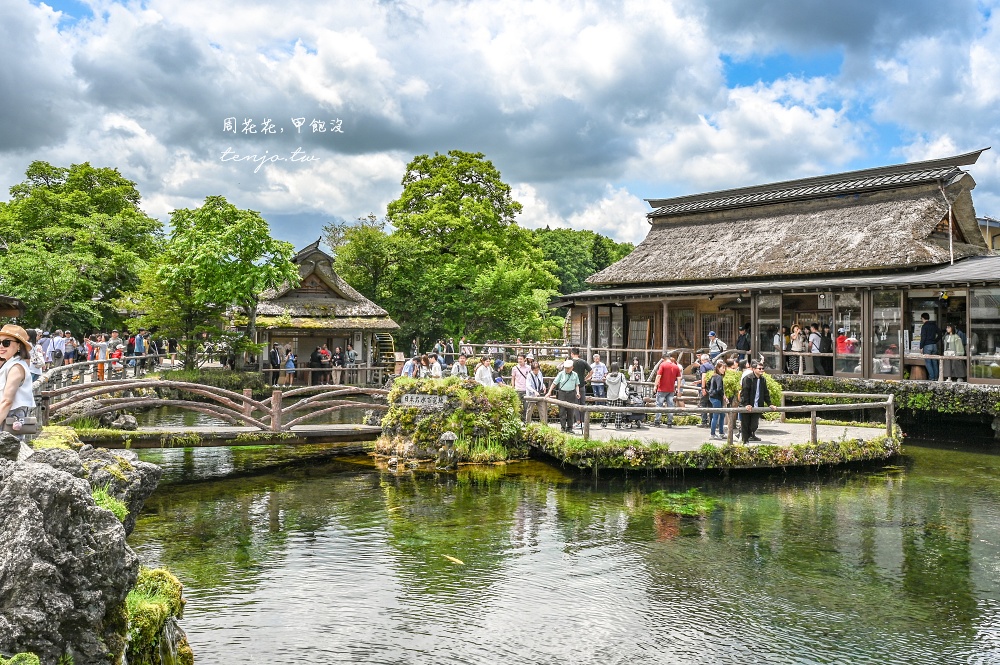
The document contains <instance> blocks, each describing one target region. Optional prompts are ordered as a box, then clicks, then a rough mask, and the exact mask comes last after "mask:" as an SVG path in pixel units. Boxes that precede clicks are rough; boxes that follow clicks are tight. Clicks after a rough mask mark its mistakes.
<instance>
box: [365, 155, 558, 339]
mask: <svg viewBox="0 0 1000 665" xmlns="http://www.w3.org/2000/svg"><path fill="white" fill-rule="evenodd" d="M402 185H403V192H402V194H401V195H400V197H399V198H398V199H396V200H395V201H393V202H391V203H390V204H389V206H388V210H387V212H388V214H387V219H388V221H389V222H390V223H391V224H392V225H393V226H394V227H395V229H396V230H395V232H394V233H393V234H392V237H393V243H395V252H396V257H397V258H398V259H399V260H398V261H397V262H396V264H395V267H394V269H393V270H392V272H391V275H390V279H389V280H388V283H389V285H390V287H391V288H390V289H387V292H386V293H385V300H384V302H383V303H381V304H383V306H384V307H386V309H388V310H389V312H390V313H391V314H392V315H393V316H394V318H396V320H397V321H398V322H399V323H400V326H401V327H402V329H403V330H402V332H403V334H404V336H414V335H421V336H424V337H437V336H442V335H449V334H450V335H455V336H458V335H462V334H472V333H475V334H476V335H482V336H497V337H499V336H507V335H508V334H518V333H519V332H520V331H521V330H523V328H524V325H525V323H524V321H523V317H518V316H515V317H514V318H513V319H511V318H509V317H507V316H499V317H498V316H497V315H495V314H491V313H490V312H491V311H492V312H495V310H496V308H497V307H500V308H502V307H505V306H509V307H511V308H513V309H519V308H520V307H521V303H523V302H525V300H524V298H528V299H531V298H532V297H533V293H534V291H535V290H540V291H542V292H546V291H548V292H551V290H552V289H554V287H555V285H556V281H555V278H554V277H553V276H552V273H551V272H550V269H551V268H552V267H553V266H551V265H550V264H548V263H546V262H545V260H544V258H543V256H542V252H541V251H540V250H539V249H538V247H537V246H536V245H535V243H534V241H533V240H534V238H533V236H532V234H531V232H530V231H527V230H525V229H522V228H521V227H520V226H518V225H517V223H516V221H515V218H516V216H517V214H518V213H520V212H521V204H520V203H518V202H517V201H515V200H514V199H513V197H512V196H511V189H510V186H509V185H507V184H506V183H505V182H503V180H502V179H501V177H500V172H499V171H498V170H497V169H496V167H494V166H493V164H492V163H491V162H490V161H489V160H487V159H486V158H485V156H484V155H483V154H482V153H468V152H462V151H460V150H452V151H450V152H449V153H448V154H447V155H441V154H438V153H435V154H434V155H433V156H429V155H418V156H417V157H414V159H413V161H411V162H410V163H409V164H408V165H407V169H406V174H405V175H404V176H403V180H402ZM500 269H502V270H516V271H518V272H517V274H518V276H519V281H518V282H517V283H516V284H510V283H509V282H507V281H504V289H503V290H501V291H498V292H491V291H490V290H489V289H486V288H483V287H481V286H477V284H479V285H481V284H483V282H481V281H479V280H481V279H485V280H487V282H490V281H493V282H494V283H496V279H497V278H498V277H499V276H498V275H497V274H496V271H497V270H500ZM513 321H519V322H518V323H514V324H513V326H512V322H513Z"/></svg>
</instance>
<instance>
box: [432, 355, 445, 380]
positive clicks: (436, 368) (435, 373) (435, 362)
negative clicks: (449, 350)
mask: <svg viewBox="0 0 1000 665" xmlns="http://www.w3.org/2000/svg"><path fill="white" fill-rule="evenodd" d="M430 361H431V363H430V372H431V378H432V379H440V378H441V377H442V376H444V372H442V371H441V361H440V359H438V354H436V353H432V354H431V355H430Z"/></svg>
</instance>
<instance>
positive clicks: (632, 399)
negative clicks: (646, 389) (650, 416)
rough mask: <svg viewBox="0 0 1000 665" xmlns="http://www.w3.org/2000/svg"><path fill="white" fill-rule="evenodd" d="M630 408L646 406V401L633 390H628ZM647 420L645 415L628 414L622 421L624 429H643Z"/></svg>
mask: <svg viewBox="0 0 1000 665" xmlns="http://www.w3.org/2000/svg"><path fill="white" fill-rule="evenodd" d="M628 406H632V407H641V406H646V401H645V400H644V399H643V398H641V397H639V395H637V394H636V391H635V390H633V389H632V388H629V390H628ZM645 420H646V414H645V413H626V414H625V418H623V419H622V427H629V428H635V429H642V423H643V422H645Z"/></svg>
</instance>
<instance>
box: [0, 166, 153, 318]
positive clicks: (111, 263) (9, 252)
mask: <svg viewBox="0 0 1000 665" xmlns="http://www.w3.org/2000/svg"><path fill="white" fill-rule="evenodd" d="M10 194H11V200H10V201H8V202H6V203H0V237H2V238H3V239H4V243H3V244H0V257H2V259H0V291H4V292H6V293H8V294H9V295H13V296H16V297H18V298H20V299H21V301H22V302H23V303H24V304H25V310H26V312H25V318H26V319H28V320H29V321H32V322H37V323H38V325H40V326H41V327H42V328H49V327H51V326H52V325H53V324H56V325H62V326H64V327H72V328H74V329H76V330H78V331H80V330H83V329H94V328H96V327H98V326H100V325H101V324H102V323H104V322H105V321H104V320H106V319H111V320H112V321H113V320H114V319H115V318H116V316H117V312H116V310H115V308H114V305H113V303H114V301H115V299H116V297H117V296H119V295H120V294H121V293H122V292H124V291H126V290H129V289H132V288H134V287H135V286H136V285H137V284H138V282H139V274H140V272H141V270H142V268H143V265H144V264H145V262H146V261H147V260H149V258H150V257H152V256H153V255H154V254H155V252H156V251H157V247H158V245H159V241H160V233H161V225H160V223H159V222H158V221H157V220H155V219H153V218H152V217H150V216H148V215H146V214H145V213H144V212H143V211H142V210H140V208H139V204H140V202H141V196H140V195H139V191H138V190H137V189H136V186H135V183H134V182H132V181H130V180H128V179H126V178H125V177H123V176H122V175H121V173H119V172H118V170H117V169H112V168H95V167H93V166H91V165H90V164H89V163H84V164H74V165H72V166H70V167H69V168H65V167H57V166H53V165H51V164H49V163H47V162H42V161H36V162H32V164H31V165H30V166H29V167H28V169H27V171H25V180H24V181H23V182H21V183H18V184H16V185H14V186H13V187H11V188H10ZM43 272H44V274H42V273H43Z"/></svg>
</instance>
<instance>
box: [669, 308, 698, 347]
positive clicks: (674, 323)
mask: <svg viewBox="0 0 1000 665" xmlns="http://www.w3.org/2000/svg"><path fill="white" fill-rule="evenodd" d="M668 314H669V321H670V337H669V339H668V344H667V346H668V347H669V348H673V349H697V348H698V344H696V343H695V339H694V310H693V309H671V310H670V311H669V313H668ZM701 346H707V345H705V344H702V345H701Z"/></svg>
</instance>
